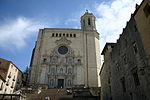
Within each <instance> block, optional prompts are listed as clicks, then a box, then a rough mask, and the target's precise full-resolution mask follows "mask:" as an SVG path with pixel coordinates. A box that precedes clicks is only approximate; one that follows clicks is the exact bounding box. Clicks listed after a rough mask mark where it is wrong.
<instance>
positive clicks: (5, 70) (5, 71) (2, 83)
mask: <svg viewBox="0 0 150 100" xmlns="http://www.w3.org/2000/svg"><path fill="white" fill-rule="evenodd" d="M21 84H22V72H21V71H20V70H19V69H18V68H17V67H16V65H15V64H13V63H12V62H11V61H8V60H5V59H2V58H0V93H1V94H13V92H15V91H16V90H18V89H20V86H21Z"/></svg>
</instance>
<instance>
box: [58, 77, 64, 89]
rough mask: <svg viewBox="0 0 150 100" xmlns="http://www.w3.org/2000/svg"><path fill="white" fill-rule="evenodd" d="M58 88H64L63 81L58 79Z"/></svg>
mask: <svg viewBox="0 0 150 100" xmlns="http://www.w3.org/2000/svg"><path fill="white" fill-rule="evenodd" d="M57 87H58V88H63V87H64V79H58V85H57Z"/></svg>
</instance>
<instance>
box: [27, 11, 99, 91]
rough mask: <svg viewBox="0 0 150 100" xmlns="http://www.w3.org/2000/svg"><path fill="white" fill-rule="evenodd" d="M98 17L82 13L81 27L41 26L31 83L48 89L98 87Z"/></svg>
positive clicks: (34, 51) (34, 55)
mask: <svg viewBox="0 0 150 100" xmlns="http://www.w3.org/2000/svg"><path fill="white" fill-rule="evenodd" d="M95 19H96V18H95V16H94V15H93V14H92V13H89V12H88V11H87V12H85V14H84V15H83V16H81V21H80V22H81V29H64V28H44V29H40V30H39V34H38V39H37V41H36V45H35V48H34V49H33V54H32V59H31V64H30V78H29V84H33V85H34V84H37V85H42V84H44V85H47V86H48V87H49V88H56V87H57V88H70V87H72V86H73V85H84V86H86V87H99V86H100V78H99V71H100V47H99V33H98V32H97V30H96V25H95Z"/></svg>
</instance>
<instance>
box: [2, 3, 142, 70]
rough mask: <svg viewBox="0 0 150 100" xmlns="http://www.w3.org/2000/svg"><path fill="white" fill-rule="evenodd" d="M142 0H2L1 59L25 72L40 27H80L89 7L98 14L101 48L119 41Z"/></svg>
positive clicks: (97, 26)
mask: <svg viewBox="0 0 150 100" xmlns="http://www.w3.org/2000/svg"><path fill="white" fill-rule="evenodd" d="M141 2H142V0H0V58H3V59H7V60H9V61H12V62H13V63H14V64H15V65H16V66H17V67H18V68H19V69H21V70H22V71H24V70H25V69H26V68H27V67H28V66H29V64H30V60H31V55H32V49H33V48H34V46H35V41H36V40H37V35H38V31H39V29H43V28H80V17H81V16H82V15H83V14H84V13H85V11H86V10H88V11H89V12H92V13H93V14H94V15H95V16H96V28H97V31H98V32H99V33H100V47H101V51H102V49H103V47H104V45H105V43H106V42H116V40H117V39H118V38H119V34H121V33H122V29H123V28H124V27H125V26H126V22H127V21H129V19H130V16H131V13H133V12H134V11H135V5H136V3H137V4H140V3H141Z"/></svg>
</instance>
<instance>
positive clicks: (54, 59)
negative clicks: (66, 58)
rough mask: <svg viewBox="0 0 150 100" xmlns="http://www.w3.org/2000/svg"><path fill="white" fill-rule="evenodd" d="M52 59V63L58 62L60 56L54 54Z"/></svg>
mask: <svg viewBox="0 0 150 100" xmlns="http://www.w3.org/2000/svg"><path fill="white" fill-rule="evenodd" d="M50 59H51V60H50V62H51V63H57V62H58V58H57V57H56V56H52V57H51V58H50Z"/></svg>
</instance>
